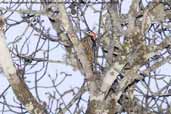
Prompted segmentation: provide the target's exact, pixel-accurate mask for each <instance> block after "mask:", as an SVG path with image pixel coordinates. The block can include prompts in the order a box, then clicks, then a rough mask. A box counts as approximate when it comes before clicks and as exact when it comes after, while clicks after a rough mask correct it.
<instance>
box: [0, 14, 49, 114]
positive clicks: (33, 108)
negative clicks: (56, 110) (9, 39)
mask: <svg viewBox="0 0 171 114" xmlns="http://www.w3.org/2000/svg"><path fill="white" fill-rule="evenodd" d="M3 26H4V19H3V18H2V17H0V53H1V56H0V65H1V68H2V70H3V72H4V74H5V76H6V78H7V80H8V81H9V83H10V85H11V86H12V89H13V92H14V93H15V95H16V97H17V98H18V100H19V101H20V102H21V103H22V104H23V105H24V106H25V108H26V109H27V111H29V112H30V113H31V114H47V113H46V112H47V111H46V109H45V107H43V106H42V105H41V104H39V103H38V102H37V100H36V99H35V98H34V96H33V95H32V93H31V92H30V91H29V89H28V87H27V85H26V83H25V82H24V80H23V79H21V78H20V74H19V73H17V71H16V68H15V67H14V65H13V62H12V59H11V56H10V53H9V50H8V48H7V46H6V43H5V36H4V31H3Z"/></svg>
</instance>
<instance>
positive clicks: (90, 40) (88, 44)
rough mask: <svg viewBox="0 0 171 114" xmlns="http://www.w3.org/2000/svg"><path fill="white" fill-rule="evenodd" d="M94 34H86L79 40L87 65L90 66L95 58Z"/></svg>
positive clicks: (91, 32) (90, 32)
mask: <svg viewBox="0 0 171 114" xmlns="http://www.w3.org/2000/svg"><path fill="white" fill-rule="evenodd" d="M95 41H96V33H95V32H93V31H89V32H87V35H86V36H85V37H84V38H82V39H81V43H82V45H83V47H84V51H85V54H86V55H87V59H88V61H89V63H90V64H91V65H92V68H93V62H94V56H95V50H94V49H95V46H96V42H95Z"/></svg>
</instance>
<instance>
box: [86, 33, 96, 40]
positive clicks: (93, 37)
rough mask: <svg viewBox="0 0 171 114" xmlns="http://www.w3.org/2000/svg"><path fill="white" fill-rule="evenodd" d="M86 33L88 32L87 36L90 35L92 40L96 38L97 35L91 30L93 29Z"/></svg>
mask: <svg viewBox="0 0 171 114" xmlns="http://www.w3.org/2000/svg"><path fill="white" fill-rule="evenodd" d="M87 34H88V36H90V37H91V39H92V40H93V41H95V40H96V37H97V35H96V33H95V32H93V31H88V32H87Z"/></svg>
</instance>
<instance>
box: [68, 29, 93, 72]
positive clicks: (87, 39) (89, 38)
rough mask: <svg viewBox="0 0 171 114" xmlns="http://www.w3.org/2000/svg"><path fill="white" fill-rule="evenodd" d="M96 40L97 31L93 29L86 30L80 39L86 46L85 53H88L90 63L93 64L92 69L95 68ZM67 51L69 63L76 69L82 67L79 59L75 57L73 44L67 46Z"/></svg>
mask: <svg viewBox="0 0 171 114" xmlns="http://www.w3.org/2000/svg"><path fill="white" fill-rule="evenodd" d="M95 40H96V33H94V32H92V31H89V32H86V34H85V36H84V37H83V38H81V40H80V44H82V46H83V47H84V52H85V55H87V60H88V62H89V64H90V65H91V66H92V70H93V62H94V56H95V53H94V47H95V46H96V43H95ZM66 51H67V56H66V57H67V60H66V61H67V63H68V64H70V65H72V66H73V67H74V69H75V70H76V69H80V68H81V66H80V64H79V63H78V61H77V60H76V59H75V55H74V50H73V46H72V45H70V46H67V47H66Z"/></svg>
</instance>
